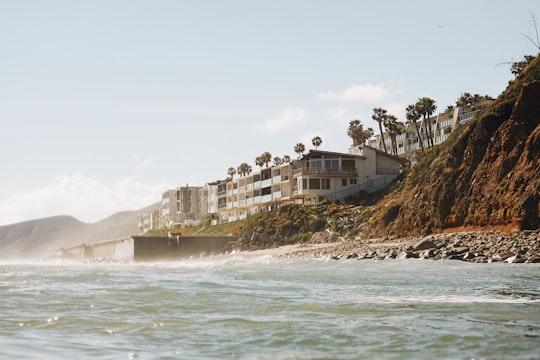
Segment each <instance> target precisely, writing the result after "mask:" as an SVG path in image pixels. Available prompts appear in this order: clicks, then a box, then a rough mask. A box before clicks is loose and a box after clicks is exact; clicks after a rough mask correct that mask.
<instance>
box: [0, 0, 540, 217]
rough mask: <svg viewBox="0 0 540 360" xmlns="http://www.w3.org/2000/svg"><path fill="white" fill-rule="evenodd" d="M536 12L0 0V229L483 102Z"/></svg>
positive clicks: (97, 208)
mask: <svg viewBox="0 0 540 360" xmlns="http://www.w3.org/2000/svg"><path fill="white" fill-rule="evenodd" d="M529 11H533V12H534V13H536V14H540V5H538V1H537V0H534V1H532V0H531V1H524V0H523V1H522V0H514V1H507V0H504V1H503V0H490V1H476V0H475V1H470V0H453V1H444V2H443V1H433V0H430V1H415V0H407V1H367V0H366V1H360V0H357V1H340V0H327V1H316V0H305V1H304V0H296V1H295V0H287V1H279V0H278V1H276V0H272V1H255V0H250V1H237V0H227V1H225V0H215V1H205V0H197V1H195V0H194V1H180V0H178V1H173V0H155V1H150V0H147V1H138V0H129V1H128V0H105V1H99V0H98V1H96V0H92V1H90V0H88V1H77V0H65V1H53V0H36V1H26V0H16V1H15V0H0V46H1V47H0V122H1V131H0V149H1V152H0V162H1V166H2V170H1V174H2V175H1V178H2V182H1V186H0V225H2V224H8V223H13V222H19V221H23V220H28V219H33V218H41V217H46V216H52V215H61V214H69V215H73V216H76V217H77V218H79V219H80V220H83V221H87V222H94V221H97V220H101V219H103V218H105V217H107V216H108V215H111V214H112V213H114V212H116V211H120V210H135V209H138V208H141V207H144V206H146V205H149V204H152V203H154V202H156V201H159V200H160V198H161V192H162V191H163V190H165V189H167V188H175V187H177V186H183V185H186V184H189V185H194V186H195V185H203V184H204V183H206V182H210V181H213V180H217V179H223V178H225V177H226V176H227V169H228V168H229V167H230V166H234V167H237V166H238V165H239V164H240V163H242V162H247V163H249V164H251V165H252V166H253V168H254V169H256V168H257V167H256V166H255V164H254V159H255V157H256V156H258V155H259V154H261V153H262V152H264V151H269V152H270V153H272V154H273V155H274V156H278V155H279V156H283V155H285V154H287V155H290V156H291V157H293V158H294V157H296V154H295V153H294V151H293V148H294V145H295V144H296V143H298V142H303V143H304V144H305V145H306V148H307V149H309V148H311V139H312V138H313V136H316V135H318V136H320V137H321V138H322V139H323V144H322V146H321V147H320V149H323V150H329V151H339V152H346V151H347V148H348V146H349V145H350V144H351V139H350V138H348V137H347V135H346V130H347V126H348V122H349V121H350V120H353V119H360V120H361V121H362V123H363V124H364V125H365V126H373V127H375V124H374V123H373V122H372V121H371V112H372V109H373V108H374V107H384V108H386V109H388V111H389V112H390V113H393V114H395V115H396V116H398V118H400V120H402V121H403V120H404V118H403V109H404V108H405V106H406V105H408V104H410V103H414V102H415V101H416V100H417V98H418V97H421V96H429V97H431V98H433V99H435V100H436V101H437V104H438V106H439V110H441V111H442V110H444V109H445V108H446V106H447V105H450V104H452V103H453V102H454V101H455V100H456V99H457V98H458V96H459V95H460V94H461V93H463V92H470V93H479V94H481V95H490V96H493V97H496V96H497V95H498V94H499V93H500V92H501V91H502V90H503V89H504V88H505V87H506V85H507V83H508V81H509V80H511V79H512V75H511V73H510V71H509V68H508V67H505V66H497V64H499V63H501V62H504V61H511V60H514V61H515V60H520V59H521V58H522V57H523V55H525V54H536V53H537V52H536V51H535V48H534V46H533V45H532V44H531V43H530V42H529V41H528V40H527V39H526V38H525V36H524V35H523V34H522V33H525V34H528V35H531V36H532V35H533V34H534V27H533V26H532V24H531V17H530V14H529Z"/></svg>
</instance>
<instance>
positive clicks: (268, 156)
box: [261, 151, 272, 167]
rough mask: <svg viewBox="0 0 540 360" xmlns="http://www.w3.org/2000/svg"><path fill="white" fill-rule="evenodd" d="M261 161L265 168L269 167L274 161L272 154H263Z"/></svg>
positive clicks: (266, 152)
mask: <svg viewBox="0 0 540 360" xmlns="http://www.w3.org/2000/svg"><path fill="white" fill-rule="evenodd" d="M261 160H262V162H263V163H264V164H265V166H266V167H268V163H269V162H270V161H272V154H270V153H269V152H268V151H265V152H263V153H262V154H261Z"/></svg>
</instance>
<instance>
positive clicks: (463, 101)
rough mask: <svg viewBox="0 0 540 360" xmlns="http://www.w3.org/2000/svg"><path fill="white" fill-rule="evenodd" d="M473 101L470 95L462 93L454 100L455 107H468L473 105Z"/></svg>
mask: <svg viewBox="0 0 540 360" xmlns="http://www.w3.org/2000/svg"><path fill="white" fill-rule="evenodd" d="M477 95H478V94H477ZM473 99H474V97H473V96H472V95H471V94H470V93H468V92H465V93H462V94H461V95H460V96H459V98H458V99H457V100H456V106H465V105H470V104H472V103H473Z"/></svg>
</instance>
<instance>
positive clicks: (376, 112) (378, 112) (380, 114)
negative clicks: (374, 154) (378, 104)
mask: <svg viewBox="0 0 540 360" xmlns="http://www.w3.org/2000/svg"><path fill="white" fill-rule="evenodd" d="M386 116H387V115H386V109H383V108H375V109H373V115H371V118H372V119H373V120H375V121H376V122H378V123H379V131H380V132H381V141H382V143H383V148H384V152H385V153H388V150H386V143H385V142H384V133H383V130H382V125H383V123H384V121H385V118H386Z"/></svg>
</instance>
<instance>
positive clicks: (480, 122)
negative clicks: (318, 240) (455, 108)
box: [367, 57, 540, 237]
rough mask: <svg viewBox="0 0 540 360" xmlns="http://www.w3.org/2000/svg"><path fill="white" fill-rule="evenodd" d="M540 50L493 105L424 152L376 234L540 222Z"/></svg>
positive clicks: (382, 211)
mask: <svg viewBox="0 0 540 360" xmlns="http://www.w3.org/2000/svg"><path fill="white" fill-rule="evenodd" d="M539 212H540V57H536V58H535V59H534V60H533V61H532V63H531V64H530V65H529V66H528V67H527V68H526V69H525V71H524V72H523V73H522V74H521V75H520V76H519V77H518V78H517V79H515V80H514V81H512V82H511V84H510V85H509V86H508V88H507V89H506V90H505V91H504V92H503V93H502V94H501V95H500V96H499V97H498V98H497V100H496V101H495V102H494V103H493V105H492V106H490V107H489V108H487V109H485V110H484V111H482V112H481V113H480V114H478V115H477V116H475V118H473V120H471V121H470V123H469V124H467V125H466V126H464V127H462V128H458V129H456V131H455V132H454V133H453V134H452V136H451V137H450V138H449V139H448V140H447V141H446V142H445V143H444V144H442V145H440V146H438V147H436V148H434V149H432V150H430V151H429V152H426V154H423V156H422V160H421V161H420V162H419V163H418V164H417V165H416V166H415V167H414V169H413V170H412V171H411V173H410V175H409V176H408V178H407V179H406V181H405V182H404V184H403V186H402V187H401V188H400V189H398V190H397V191H395V192H394V193H392V194H390V195H389V196H388V197H387V198H386V199H385V201H383V202H382V205H381V206H380V208H379V212H378V215H377V216H375V217H374V221H372V222H371V224H370V226H368V227H367V231H368V235H372V236H373V235H378V236H381V235H392V236H393V237H403V236H407V235H415V234H428V233H432V232H440V231H443V230H448V229H467V228H469V229H478V228H499V229H503V230H524V229H537V228H538V226H539V224H540V218H539Z"/></svg>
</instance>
